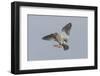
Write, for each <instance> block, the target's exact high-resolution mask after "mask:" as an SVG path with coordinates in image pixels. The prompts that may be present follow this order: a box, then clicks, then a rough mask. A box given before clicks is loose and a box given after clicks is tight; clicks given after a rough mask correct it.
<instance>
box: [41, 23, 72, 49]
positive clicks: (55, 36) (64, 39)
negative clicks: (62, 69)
mask: <svg viewBox="0 0 100 76" xmlns="http://www.w3.org/2000/svg"><path fill="white" fill-rule="evenodd" d="M71 28H72V23H68V24H66V25H65V26H64V27H63V28H62V29H61V32H60V33H58V32H55V33H51V34H49V35H46V36H44V37H42V39H43V40H53V41H56V42H57V43H58V44H59V45H54V46H55V47H57V46H58V48H63V49H64V51H66V50H68V49H69V45H68V40H69V35H70V30H71Z"/></svg>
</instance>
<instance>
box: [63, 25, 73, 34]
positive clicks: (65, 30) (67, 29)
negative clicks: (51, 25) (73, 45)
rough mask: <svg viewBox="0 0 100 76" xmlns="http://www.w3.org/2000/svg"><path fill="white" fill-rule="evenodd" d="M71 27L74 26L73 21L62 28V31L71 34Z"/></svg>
mask: <svg viewBox="0 0 100 76" xmlns="http://www.w3.org/2000/svg"><path fill="white" fill-rule="evenodd" d="M71 27H72V24H71V23H68V24H67V25H65V26H64V27H63V28H62V32H65V33H66V34H67V35H69V34H70V30H71Z"/></svg>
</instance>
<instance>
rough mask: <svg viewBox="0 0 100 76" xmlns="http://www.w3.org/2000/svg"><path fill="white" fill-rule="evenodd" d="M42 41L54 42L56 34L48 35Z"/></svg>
mask: <svg viewBox="0 0 100 76" xmlns="http://www.w3.org/2000/svg"><path fill="white" fill-rule="evenodd" d="M42 39H43V40H54V34H50V35H46V36H44V37H43V38H42Z"/></svg>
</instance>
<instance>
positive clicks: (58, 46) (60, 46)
mask: <svg viewBox="0 0 100 76" xmlns="http://www.w3.org/2000/svg"><path fill="white" fill-rule="evenodd" d="M54 47H57V48H63V46H62V45H54Z"/></svg>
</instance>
